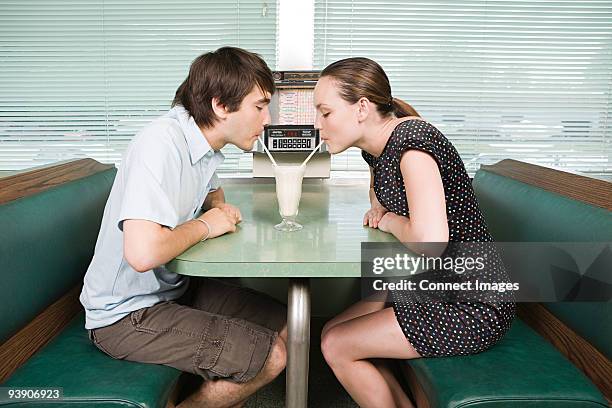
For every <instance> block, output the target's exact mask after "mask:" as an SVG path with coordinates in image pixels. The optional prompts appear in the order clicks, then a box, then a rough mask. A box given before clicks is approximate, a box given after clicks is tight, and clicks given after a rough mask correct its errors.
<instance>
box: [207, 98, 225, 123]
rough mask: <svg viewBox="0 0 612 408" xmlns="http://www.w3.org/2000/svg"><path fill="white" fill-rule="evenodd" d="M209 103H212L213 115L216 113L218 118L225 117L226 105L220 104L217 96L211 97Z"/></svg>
mask: <svg viewBox="0 0 612 408" xmlns="http://www.w3.org/2000/svg"><path fill="white" fill-rule="evenodd" d="M210 103H211V105H212V109H213V112H215V115H217V117H218V118H219V119H225V118H226V117H227V114H228V111H227V106H225V105H224V104H222V103H221V102H220V101H219V98H217V97H214V98H212V100H211V102H210Z"/></svg>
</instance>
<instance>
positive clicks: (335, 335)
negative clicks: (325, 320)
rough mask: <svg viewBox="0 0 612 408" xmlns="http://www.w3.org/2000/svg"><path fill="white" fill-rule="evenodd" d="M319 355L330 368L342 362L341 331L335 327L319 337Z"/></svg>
mask: <svg viewBox="0 0 612 408" xmlns="http://www.w3.org/2000/svg"><path fill="white" fill-rule="evenodd" d="M321 353H322V354H323V357H324V358H325V361H327V364H329V365H330V366H332V367H333V366H336V365H337V364H338V362H339V361H341V360H342V357H343V350H342V338H341V331H340V330H339V329H338V328H337V327H336V326H332V327H330V328H329V329H328V330H327V331H326V332H324V333H323V334H322V335H321Z"/></svg>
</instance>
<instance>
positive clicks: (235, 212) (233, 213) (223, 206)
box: [215, 202, 242, 224]
mask: <svg viewBox="0 0 612 408" xmlns="http://www.w3.org/2000/svg"><path fill="white" fill-rule="evenodd" d="M215 207H216V208H218V209H220V210H221V211H223V212H224V213H226V214H227V215H229V216H230V217H232V218H235V219H237V220H238V221H236V224H239V223H240V221H242V214H240V209H239V208H238V207H236V206H235V205H232V204H229V203H225V202H223V203H219V204H217V205H216V206H215Z"/></svg>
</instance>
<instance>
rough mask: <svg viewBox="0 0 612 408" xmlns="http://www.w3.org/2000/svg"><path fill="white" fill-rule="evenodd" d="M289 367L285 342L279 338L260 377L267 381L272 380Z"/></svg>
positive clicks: (273, 345)
mask: <svg viewBox="0 0 612 408" xmlns="http://www.w3.org/2000/svg"><path fill="white" fill-rule="evenodd" d="M286 365H287V348H286V346H285V342H284V341H283V340H282V339H280V338H277V339H276V340H275V341H274V343H273V344H272V348H271V349H270V353H269V354H268V359H267V360H266V363H265V364H264V366H263V368H262V370H261V373H260V375H262V376H263V377H265V378H266V379H269V380H272V379H274V378H276V377H277V376H278V375H279V374H280V373H281V372H282V371H283V370H284V369H285V366H286Z"/></svg>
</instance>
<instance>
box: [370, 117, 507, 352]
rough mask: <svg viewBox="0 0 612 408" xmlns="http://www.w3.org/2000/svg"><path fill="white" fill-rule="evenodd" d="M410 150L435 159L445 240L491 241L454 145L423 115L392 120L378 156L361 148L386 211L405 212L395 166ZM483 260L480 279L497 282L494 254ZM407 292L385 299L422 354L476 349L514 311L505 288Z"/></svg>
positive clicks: (495, 335)
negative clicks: (462, 297)
mask: <svg viewBox="0 0 612 408" xmlns="http://www.w3.org/2000/svg"><path fill="white" fill-rule="evenodd" d="M410 149H417V150H421V151H423V152H426V153H428V154H429V155H431V156H432V157H433V158H434V159H435V161H436V162H437V164H438V168H439V170H440V174H441V176H442V184H443V187H444V195H445V199H446V215H447V220H448V230H449V243H465V242H469V243H486V242H493V239H492V237H491V235H490V234H489V231H488V229H487V225H486V223H485V220H484V217H483V215H482V213H481V211H480V209H479V207H478V202H477V201H476V197H475V195H474V190H473V189H472V184H471V181H470V178H469V176H468V174H467V171H466V170H465V166H464V165H463V162H462V160H461V158H460V156H459V154H458V153H457V150H456V149H455V148H454V146H453V145H452V144H451V143H450V141H449V140H448V139H447V138H446V137H445V136H444V135H443V134H442V133H441V132H440V131H439V130H438V129H436V128H435V127H434V126H433V125H431V124H429V123H427V122H425V121H423V120H419V119H409V120H406V121H404V122H401V123H400V124H399V125H397V126H396V128H395V129H394V131H393V132H392V134H391V137H390V138H389V140H388V142H387V144H386V146H385V148H384V150H383V152H382V153H381V155H380V157H378V158H377V157H374V156H372V155H370V154H369V153H367V152H365V151H363V152H362V156H363V158H364V159H365V161H366V162H367V163H368V164H369V165H370V167H372V169H373V174H374V192H375V193H376V197H377V199H378V201H379V202H380V203H381V204H382V205H383V206H384V207H385V208H386V209H387V210H389V211H391V212H394V213H396V214H398V215H403V216H408V217H409V216H410V210H409V207H408V204H409V203H408V202H407V200H406V191H405V187H404V178H403V176H402V173H401V171H400V159H401V156H402V154H403V153H404V152H406V151H407V150H410ZM418 176H419V175H418V174H414V175H408V177H418ZM479 245H480V244H479ZM449 246H450V245H449ZM495 255H496V254H495ZM485 257H486V255H485ZM488 259H489V261H488V262H487V268H486V270H485V271H484V273H483V274H482V276H480V279H482V280H484V281H487V280H489V281H498V280H499V279H500V277H501V278H504V277H506V276H505V275H504V269H503V264H502V263H501V260H500V258H499V256H490V257H489V258H488ZM428 273H429V271H428ZM506 280H507V277H506ZM412 296H414V295H413V294H410V293H405V292H401V291H400V292H394V293H393V294H392V296H391V299H392V304H393V309H394V311H395V316H396V318H397V321H398V323H399V325H400V327H401V328H402V331H403V332H404V334H405V335H406V338H407V339H408V341H410V343H411V344H412V345H413V347H414V348H415V349H416V351H417V352H418V353H419V354H420V355H421V356H422V357H446V356H455V355H468V354H476V353H479V352H482V351H484V350H486V349H488V348H490V347H491V346H493V345H494V344H495V343H497V342H498V341H499V340H500V339H501V338H502V337H503V336H504V335H505V333H506V332H507V331H508V329H509V327H510V325H511V323H512V320H513V319H514V317H515V314H516V305H515V303H514V301H513V297H512V295H510V294H508V293H506V294H499V296H497V295H496V294H494V295H491V294H490V293H488V295H487V296H486V298H484V297H483V300H482V301H480V299H475V298H474V297H471V298H470V299H469V300H470V301H464V302H462V301H454V302H447V301H444V302H440V301H427V300H423V299H419V301H415V298H414V297H412Z"/></svg>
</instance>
